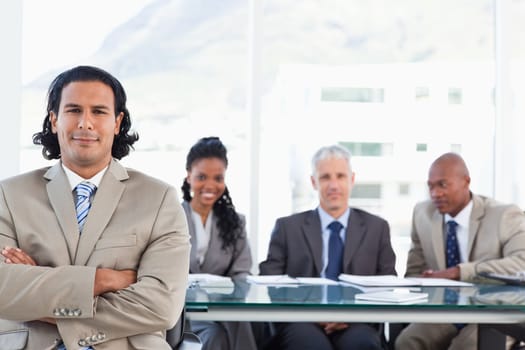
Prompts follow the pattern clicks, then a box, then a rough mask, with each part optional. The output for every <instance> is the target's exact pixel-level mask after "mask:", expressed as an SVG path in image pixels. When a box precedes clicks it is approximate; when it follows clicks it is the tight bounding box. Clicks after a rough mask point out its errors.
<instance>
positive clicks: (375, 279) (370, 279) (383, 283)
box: [339, 273, 421, 287]
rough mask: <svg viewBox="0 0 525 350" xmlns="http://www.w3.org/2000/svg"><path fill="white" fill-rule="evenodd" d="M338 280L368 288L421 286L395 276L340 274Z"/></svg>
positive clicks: (415, 282)
mask: <svg viewBox="0 0 525 350" xmlns="http://www.w3.org/2000/svg"><path fill="white" fill-rule="evenodd" d="M339 279H340V280H341V281H344V282H348V283H352V284H358V285H361V286H368V287H409V286H420V285H421V284H420V283H419V282H417V281H412V280H410V279H407V278H402V277H397V276H395V275H374V276H362V275H348V274H344V273H343V274H340V275H339Z"/></svg>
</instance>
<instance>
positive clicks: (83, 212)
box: [75, 181, 97, 233]
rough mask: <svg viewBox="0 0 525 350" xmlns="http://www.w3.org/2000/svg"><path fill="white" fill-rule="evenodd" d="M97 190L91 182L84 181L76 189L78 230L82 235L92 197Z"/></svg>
mask: <svg viewBox="0 0 525 350" xmlns="http://www.w3.org/2000/svg"><path fill="white" fill-rule="evenodd" d="M96 188H97V187H96V186H95V185H93V184H92V183H91V182H89V181H82V182H81V183H79V184H78V185H77V187H75V191H76V193H77V204H76V206H75V209H76V211H77V222H78V230H79V231H80V233H82V229H83V228H84V224H85V223H86V218H87V215H88V212H89V209H90V208H91V200H90V198H91V195H93V192H95V190H96Z"/></svg>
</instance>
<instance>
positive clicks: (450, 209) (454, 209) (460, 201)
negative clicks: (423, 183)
mask: <svg viewBox="0 0 525 350" xmlns="http://www.w3.org/2000/svg"><path fill="white" fill-rule="evenodd" d="M427 185H428V190H429V193H430V199H431V200H432V202H433V203H434V205H435V206H436V208H437V210H438V211H439V212H440V213H441V214H449V215H450V216H452V217H455V216H456V215H457V214H458V213H459V212H460V211H461V210H462V209H463V208H465V206H466V205H467V204H468V202H469V201H470V190H469V185H470V178H469V177H468V176H467V175H465V174H463V173H462V172H461V171H459V170H458V168H457V166H455V165H454V164H450V163H448V162H441V163H435V164H433V165H432V167H431V168H430V171H429V173H428V182H427Z"/></svg>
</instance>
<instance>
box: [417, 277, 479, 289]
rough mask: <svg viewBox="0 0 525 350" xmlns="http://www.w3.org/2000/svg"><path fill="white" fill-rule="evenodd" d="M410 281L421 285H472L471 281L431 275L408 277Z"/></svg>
mask: <svg viewBox="0 0 525 350" xmlns="http://www.w3.org/2000/svg"><path fill="white" fill-rule="evenodd" d="M407 279H409V280H411V281H414V282H417V283H418V284H419V285H420V286H423V287H427V286H428V287H472V286H473V284H472V283H468V282H463V281H456V280H450V279H447V278H433V277H409V278H407Z"/></svg>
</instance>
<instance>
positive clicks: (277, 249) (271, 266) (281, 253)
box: [259, 219, 287, 275]
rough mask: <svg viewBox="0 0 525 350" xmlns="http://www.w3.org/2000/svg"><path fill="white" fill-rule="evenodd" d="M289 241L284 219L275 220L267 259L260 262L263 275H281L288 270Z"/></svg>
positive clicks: (260, 270) (260, 271) (260, 272)
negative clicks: (283, 223)
mask: <svg viewBox="0 0 525 350" xmlns="http://www.w3.org/2000/svg"><path fill="white" fill-rule="evenodd" d="M286 257H287V241H286V233H285V230H284V227H283V225H282V220H281V219H279V220H277V221H276V222H275V226H274V228H273V231H272V235H271V238H270V245H269V247H268V255H267V257H266V260H265V261H263V262H261V263H260V264H259V274H261V275H281V274H284V273H285V271H286Z"/></svg>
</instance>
